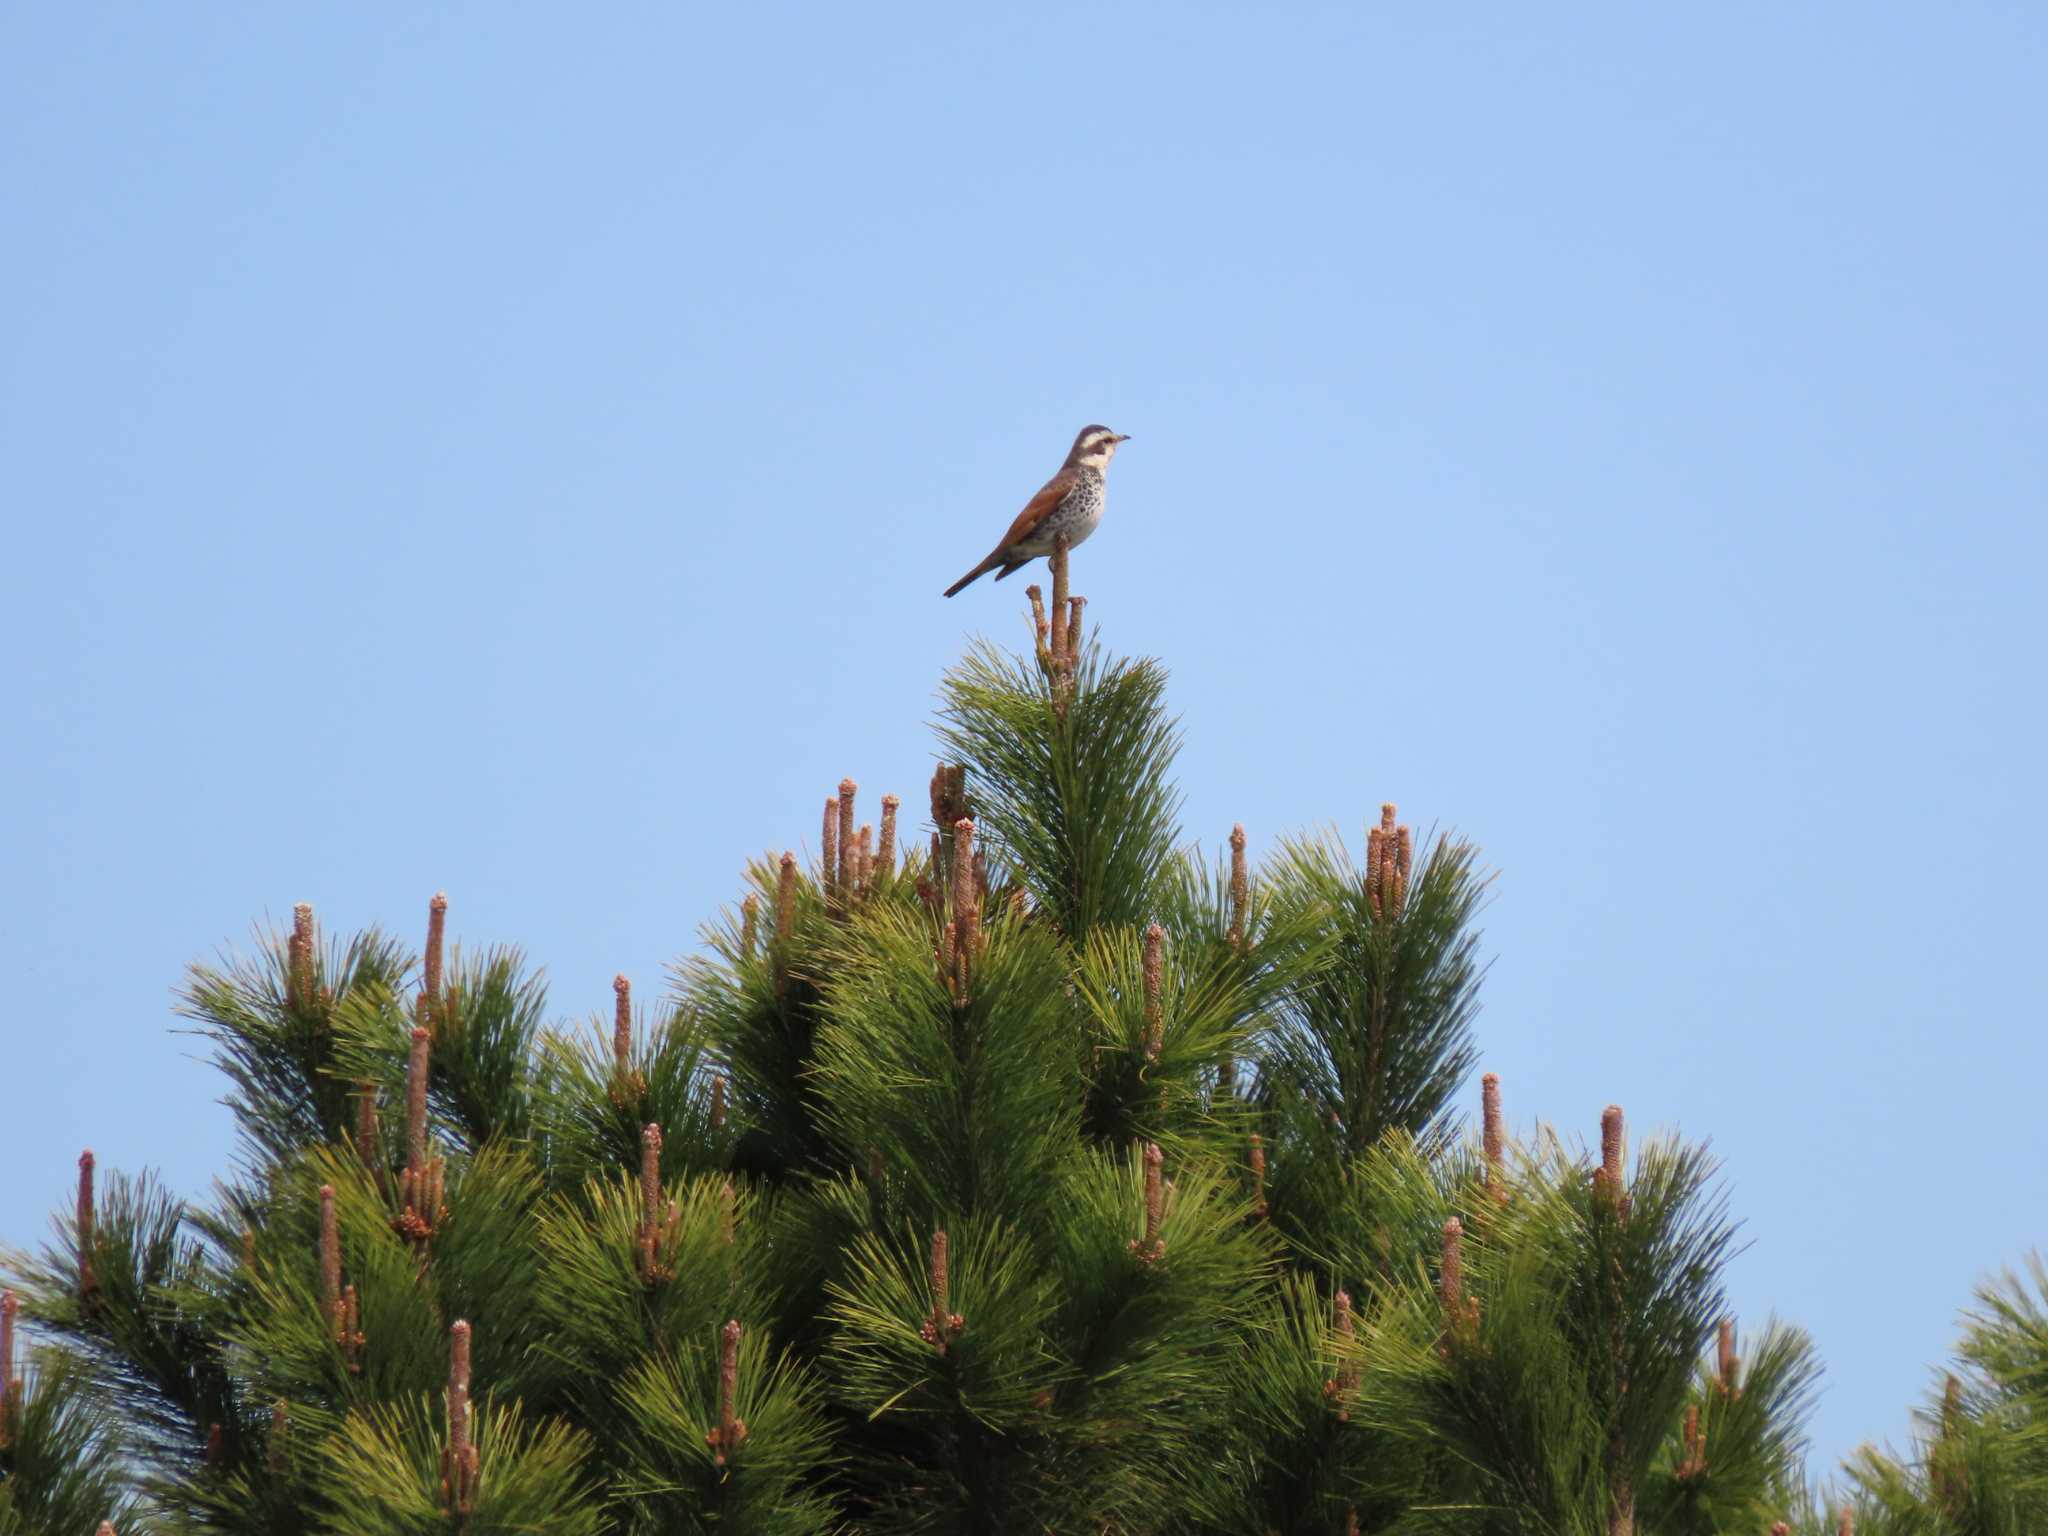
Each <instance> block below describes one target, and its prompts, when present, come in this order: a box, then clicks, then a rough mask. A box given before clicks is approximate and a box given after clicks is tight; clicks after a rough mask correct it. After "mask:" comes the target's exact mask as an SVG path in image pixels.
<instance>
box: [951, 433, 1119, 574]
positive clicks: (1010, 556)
mask: <svg viewBox="0 0 2048 1536" xmlns="http://www.w3.org/2000/svg"><path fill="white" fill-rule="evenodd" d="M1130 440H1131V438H1130V434H1129V433H1127V432H1112V431H1110V430H1109V428H1107V427H1103V426H1086V427H1083V428H1082V429H1081V431H1080V433H1079V435H1077V436H1076V437H1075V439H1074V446H1073V448H1072V449H1070V450H1069V451H1068V453H1067V462H1066V463H1064V464H1062V465H1061V466H1060V472H1059V473H1058V474H1056V475H1054V476H1053V477H1052V478H1051V479H1050V480H1048V481H1046V482H1045V484H1044V485H1042V486H1040V487H1039V490H1038V494H1037V495H1036V496H1034V497H1032V498H1031V499H1030V500H1029V501H1027V502H1025V503H1024V510H1023V511H1022V512H1019V513H1018V514H1017V520H1016V521H1015V522H1014V523H1012V524H1010V531H1009V532H1008V533H1006V534H1004V535H1003V537H1002V540H1001V542H999V543H998V544H997V545H996V547H995V548H994V549H992V550H990V551H989V552H988V558H987V559H986V560H984V561H982V562H981V564H979V565H977V566H976V567H975V568H974V569H973V570H971V571H969V572H968V573H967V574H966V575H965V576H962V577H961V578H960V579H959V580H958V581H956V582H954V583H953V585H951V586H950V587H948V588H946V596H948V597H951V596H952V595H953V594H954V593H955V592H958V591H959V590H960V589H961V588H962V587H964V586H966V585H967V584H968V583H969V582H972V581H975V580H977V579H978V578H980V577H982V576H985V575H986V574H988V572H990V571H994V572H995V573H996V580H997V581H1001V580H1002V579H1003V578H1004V577H1005V576H1007V575H1009V574H1010V572H1012V571H1014V570H1016V569H1017V568H1018V567H1019V566H1022V565H1027V564H1029V563H1030V562H1031V561H1033V560H1036V559H1037V558H1038V557H1039V556H1040V555H1049V554H1051V553H1052V546H1053V540H1055V539H1057V538H1058V537H1059V536H1060V535H1061V534H1065V535H1066V536H1067V547H1068V548H1069V549H1072V548H1073V547H1074V546H1075V545H1076V544H1079V543H1080V542H1081V541H1082V540H1083V539H1085V538H1087V537H1088V535H1089V534H1091V533H1093V532H1094V531H1095V525H1096V524H1097V523H1099V522H1101V521H1102V503H1103V496H1104V491H1103V483H1102V472H1103V471H1104V470H1106V469H1108V468H1109V461H1110V460H1111V459H1113V458H1115V457H1116V449H1117V444H1119V443H1128V442H1129V441H1130Z"/></svg>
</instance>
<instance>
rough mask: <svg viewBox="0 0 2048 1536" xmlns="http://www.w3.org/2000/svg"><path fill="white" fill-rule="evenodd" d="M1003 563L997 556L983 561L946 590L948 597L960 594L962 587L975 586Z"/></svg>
mask: <svg viewBox="0 0 2048 1536" xmlns="http://www.w3.org/2000/svg"><path fill="white" fill-rule="evenodd" d="M1002 563H1003V562H1002V559H1001V557H999V556H997V555H990V556H989V557H988V558H987V559H986V560H984V561H982V562H981V564H979V565H977V566H976V567H975V568H974V569H973V570H971V571H969V572H968V573H967V574H966V575H965V576H962V577H961V578H960V579H959V580H958V581H956V582H954V583H953V585H951V586H950V587H948V588H946V596H948V597H951V596H952V595H953V594H954V593H955V592H958V591H959V590H960V589H961V588H962V587H966V586H971V585H973V584H974V583H975V582H976V581H979V580H980V579H981V578H982V577H983V576H986V575H987V574H988V573H989V572H990V571H992V570H994V569H995V568H996V567H997V566H999V565H1001V564H1002Z"/></svg>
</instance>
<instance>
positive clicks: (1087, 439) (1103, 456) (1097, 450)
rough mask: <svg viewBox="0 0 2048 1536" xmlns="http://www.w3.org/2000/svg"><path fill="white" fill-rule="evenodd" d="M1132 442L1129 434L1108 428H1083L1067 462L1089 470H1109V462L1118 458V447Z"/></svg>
mask: <svg viewBox="0 0 2048 1536" xmlns="http://www.w3.org/2000/svg"><path fill="white" fill-rule="evenodd" d="M1130 440H1131V439H1130V434H1129V433H1127V432H1112V431H1110V430H1109V428H1107V427H1083V428H1082V429H1081V435H1080V436H1079V437H1077V438H1075V439H1074V448H1073V451H1072V452H1071V453H1069V454H1068V455H1067V462H1068V463H1069V464H1081V465H1086V466H1087V467H1088V468H1089V469H1096V470H1101V469H1107V468H1109V461H1110V460H1111V459H1113V458H1115V457H1116V445H1117V444H1118V443H1127V442H1129V441H1130Z"/></svg>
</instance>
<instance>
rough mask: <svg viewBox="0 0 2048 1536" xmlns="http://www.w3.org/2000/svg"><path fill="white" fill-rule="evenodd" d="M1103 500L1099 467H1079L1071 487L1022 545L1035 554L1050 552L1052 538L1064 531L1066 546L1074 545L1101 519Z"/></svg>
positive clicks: (1086, 535) (1047, 553)
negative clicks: (1029, 538)
mask: <svg viewBox="0 0 2048 1536" xmlns="http://www.w3.org/2000/svg"><path fill="white" fill-rule="evenodd" d="M1103 500H1104V486H1103V483H1102V471H1101V470H1099V469H1082V470H1081V471H1080V472H1079V473H1078V474H1077V475H1076V476H1075V477H1074V488H1073V489H1072V490H1070V491H1068V492H1067V494H1066V495H1065V496H1064V497H1062V498H1061V500H1060V504H1059V505H1058V506H1057V507H1054V508H1053V509H1052V512H1051V513H1050V514H1049V515H1048V516H1047V517H1046V519H1045V521H1044V522H1042V523H1040V524H1039V525H1038V530H1037V533H1036V535H1035V536H1034V537H1033V538H1032V539H1031V541H1030V542H1029V543H1027V544H1025V545H1023V546H1022V547H1023V548H1024V549H1027V550H1029V551H1030V552H1031V553H1032V554H1034V555H1049V554H1051V553H1052V541H1053V540H1054V539H1056V538H1058V537H1059V536H1060V535H1061V534H1063V533H1064V534H1065V535H1066V536H1067V547H1068V548H1069V549H1071V548H1073V547H1074V546H1075V545H1076V544H1079V543H1080V542H1081V541H1082V540H1083V539H1085V538H1087V537H1088V535H1089V534H1091V533H1093V532H1094V531H1095V525H1096V524H1097V523H1099V522H1101V521H1102V504H1103Z"/></svg>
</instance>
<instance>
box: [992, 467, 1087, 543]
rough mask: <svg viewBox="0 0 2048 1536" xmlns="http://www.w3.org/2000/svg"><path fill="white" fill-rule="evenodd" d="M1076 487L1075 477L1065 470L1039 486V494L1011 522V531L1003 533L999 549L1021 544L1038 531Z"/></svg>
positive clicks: (1025, 504)
mask: <svg viewBox="0 0 2048 1536" xmlns="http://www.w3.org/2000/svg"><path fill="white" fill-rule="evenodd" d="M1073 488H1074V477H1073V476H1072V475H1070V474H1068V473H1067V472H1066V471H1065V470H1061V471H1060V472H1059V473H1058V474H1056V475H1054V476H1053V477H1052V478H1051V479H1050V480H1048V481H1046V482H1045V484H1044V485H1042V486H1040V487H1039V488H1038V494H1037V495H1036V496H1034V497H1032V498H1031V499H1030V500H1029V501H1027V502H1025V503H1024V510H1023V511H1022V512H1019V513H1018V514H1017V521H1015V522H1014V523H1012V524H1010V531H1009V532H1008V533H1006V534H1004V535H1003V539H1002V542H1001V543H1000V544H998V545H996V548H997V549H999V550H1003V549H1008V548H1010V546H1011V545H1013V544H1021V543H1023V542H1024V541H1025V540H1026V539H1028V538H1030V537H1031V536H1032V534H1034V533H1036V532H1037V531H1038V525H1039V524H1040V523H1042V522H1044V521H1045V520H1046V518H1048V517H1049V516H1051V515H1052V510H1053V508H1054V507H1057V506H1058V505H1059V504H1060V503H1061V502H1063V501H1065V500H1066V499H1067V492H1068V491H1070V490H1072V489H1073Z"/></svg>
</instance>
